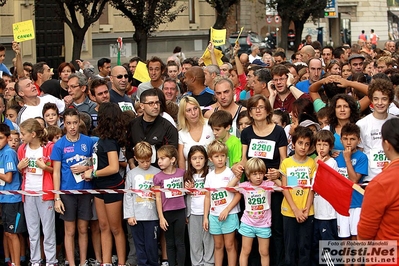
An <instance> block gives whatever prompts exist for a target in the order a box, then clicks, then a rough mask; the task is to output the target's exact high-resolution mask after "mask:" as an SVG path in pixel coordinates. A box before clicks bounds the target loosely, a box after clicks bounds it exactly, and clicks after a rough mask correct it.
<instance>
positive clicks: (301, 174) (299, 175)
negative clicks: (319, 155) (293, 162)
mask: <svg viewBox="0 0 399 266" xmlns="http://www.w3.org/2000/svg"><path fill="white" fill-rule="evenodd" d="M287 178H288V182H287V184H288V185H289V186H298V185H303V186H306V185H310V173H309V167H288V168H287Z"/></svg>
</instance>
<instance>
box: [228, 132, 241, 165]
mask: <svg viewBox="0 0 399 266" xmlns="http://www.w3.org/2000/svg"><path fill="white" fill-rule="evenodd" d="M225 144H226V146H227V149H228V152H227V157H228V158H227V159H228V166H229V167H230V168H231V167H232V166H233V164H235V163H238V162H240V161H241V157H242V144H241V141H240V139H239V138H237V137H236V136H234V135H231V136H230V138H229V139H228V140H227V141H226V143H225Z"/></svg>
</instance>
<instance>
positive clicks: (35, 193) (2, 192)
mask: <svg viewBox="0 0 399 266" xmlns="http://www.w3.org/2000/svg"><path fill="white" fill-rule="evenodd" d="M293 188H311V186H281V187H276V186H258V187H245V188H240V187H221V188H161V189H153V188H152V189H74V190H39V191H32V190H0V195H29V196H40V195H43V194H48V193H54V194H63V195H86V194H122V193H136V194H139V193H140V194H141V193H143V192H167V191H172V192H174V191H175V192H176V191H181V192H185V193H195V192H203V191H205V192H206V191H210V192H213V191H218V190H227V191H230V192H239V191H243V190H248V191H251V190H256V189H264V190H270V191H282V190H289V189H293Z"/></svg>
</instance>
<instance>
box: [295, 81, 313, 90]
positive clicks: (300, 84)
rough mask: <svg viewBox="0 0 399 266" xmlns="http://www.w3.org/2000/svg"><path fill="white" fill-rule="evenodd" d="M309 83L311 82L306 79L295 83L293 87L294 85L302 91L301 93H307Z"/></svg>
mask: <svg viewBox="0 0 399 266" xmlns="http://www.w3.org/2000/svg"><path fill="white" fill-rule="evenodd" d="M310 85H311V84H310V81H309V80H308V79H307V80H304V81H301V82H298V83H297V84H296V85H295V87H296V88H297V89H298V90H300V91H302V92H303V93H309V87H310Z"/></svg>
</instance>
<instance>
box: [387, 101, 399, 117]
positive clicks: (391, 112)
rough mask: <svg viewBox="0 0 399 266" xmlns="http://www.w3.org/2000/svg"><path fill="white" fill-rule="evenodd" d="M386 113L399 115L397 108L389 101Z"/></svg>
mask: <svg viewBox="0 0 399 266" xmlns="http://www.w3.org/2000/svg"><path fill="white" fill-rule="evenodd" d="M388 113H390V114H391V115H399V108H398V107H396V105H395V104H394V103H391V104H390V105H389V107H388Z"/></svg>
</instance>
